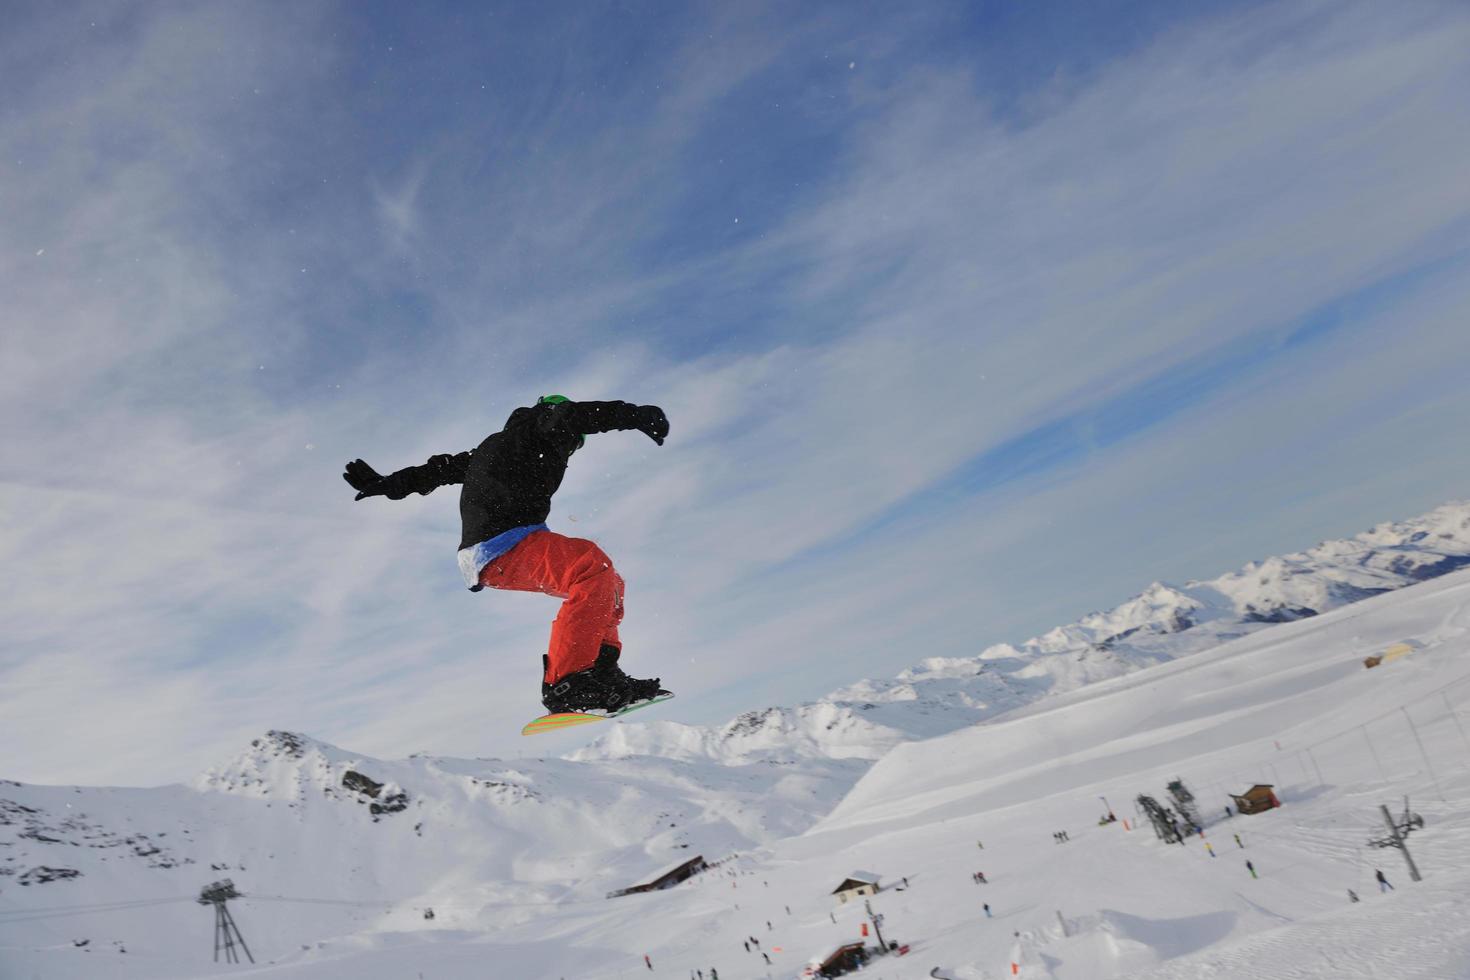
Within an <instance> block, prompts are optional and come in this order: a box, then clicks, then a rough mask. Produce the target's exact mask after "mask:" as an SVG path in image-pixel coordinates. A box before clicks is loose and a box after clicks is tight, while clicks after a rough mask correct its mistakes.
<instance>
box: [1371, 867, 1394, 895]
mask: <svg viewBox="0 0 1470 980" xmlns="http://www.w3.org/2000/svg"><path fill="white" fill-rule="evenodd" d="M1373 877H1374V878H1376V879H1377V880H1378V892H1379V894H1382V893H1383V892H1391V891H1393V886H1392V885H1390V884H1389V883H1388V879H1387V878H1385V877H1384V876H1383V872H1382V871H1380V870H1378V869H1377V868H1374V869H1373Z"/></svg>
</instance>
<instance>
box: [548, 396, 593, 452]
mask: <svg viewBox="0 0 1470 980" xmlns="http://www.w3.org/2000/svg"><path fill="white" fill-rule="evenodd" d="M569 401H571V399H570V398H568V397H567V396H566V395H542V396H541V397H540V398H538V399H536V404H537V405H561V404H564V403H565V402H569ZM586 444H587V437H586V436H584V435H580V434H579V435H578V436H577V447H576V449H573V450H572V452H576V451H577V449H581V448H582V447H583V446H585V445H586Z"/></svg>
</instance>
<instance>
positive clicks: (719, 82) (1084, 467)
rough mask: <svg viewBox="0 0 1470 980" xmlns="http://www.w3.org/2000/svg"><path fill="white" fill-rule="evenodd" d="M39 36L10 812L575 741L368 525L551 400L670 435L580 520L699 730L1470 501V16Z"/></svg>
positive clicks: (9, 137)
mask: <svg viewBox="0 0 1470 980" xmlns="http://www.w3.org/2000/svg"><path fill="white" fill-rule="evenodd" d="M899 7H903V8H904V9H902V10H900V9H899ZM9 14H10V17H9V22H8V23H9V27H8V29H7V31H6V32H4V35H3V37H0V85H3V87H4V91H6V93H7V97H6V99H5V100H4V101H3V103H0V168H3V169H0V296H4V297H5V303H4V306H5V309H4V312H3V313H0V319H3V322H4V327H3V333H4V343H5V351H4V353H5V356H4V357H3V358H0V377H3V380H4V384H3V386H0V408H3V411H4V415H5V418H6V419H7V423H8V424H7V426H6V427H5V436H4V440H5V445H4V452H3V453H0V549H3V556H4V558H5V565H6V567H7V568H8V569H10V571H11V588H8V589H6V590H4V591H5V594H4V596H3V597H0V621H3V622H4V623H5V624H6V629H5V634H6V639H5V641H4V644H3V646H0V744H5V745H10V746H12V747H13V746H18V745H24V746H25V750H24V751H23V752H15V751H12V752H10V753H5V754H3V755H0V776H6V777H9V778H17V779H22V780H29V781H37V782H69V781H75V782H91V783H108V782H110V783H122V784H142V783H152V782H162V781H169V780H179V779H186V778H188V777H189V776H191V775H192V774H193V773H194V772H196V771H198V770H199V769H201V768H203V767H204V766H206V765H209V764H212V763H214V762H216V761H218V760H219V759H220V758H222V757H225V756H228V755H231V754H233V753H234V752H235V751H236V749H237V748H238V747H239V746H241V745H243V744H245V743H246V742H247V741H248V739H249V738H251V737H253V736H254V735H257V734H259V732H261V731H263V730H265V729H267V728H291V729H295V730H301V731H306V732H308V733H310V734H312V735H315V736H317V737H320V738H324V739H327V740H329V741H335V742H337V743H339V744H342V745H345V746H349V747H351V748H355V749H358V750H361V751H364V752H370V753H373V754H378V755H401V754H405V753H407V752H410V751H418V750H424V751H433V752H439V753H445V754H460V755H502V756H511V755H515V754H519V753H525V752H528V751H530V752H536V753H541V752H559V751H564V750H565V749H567V748H569V747H571V745H573V744H575V743H574V742H573V741H571V739H572V736H566V737H547V738H546V739H543V740H541V741H539V742H537V743H536V744H535V745H530V744H529V743H527V742H525V741H523V740H521V739H520V737H519V736H518V735H517V734H516V732H517V730H518V728H519V726H520V724H521V723H522V722H523V721H524V720H526V718H528V717H529V716H530V715H532V714H534V713H536V711H537V710H538V708H539V706H538V704H537V701H536V694H537V688H536V683H537V671H538V669H539V656H540V653H541V652H542V649H543V647H544V637H545V632H546V628H547V625H548V624H549V621H550V619H551V618H552V616H553V615H554V613H555V605H554V603H552V602H550V601H549V600H545V599H543V598H540V597H534V596H513V595H496V594H490V593H481V594H479V595H471V594H470V593H467V592H465V591H464V590H463V589H462V587H460V585H459V583H458V578H457V571H456V568H455V564H454V553H453V552H454V546H455V544H456V543H457V538H458V527H457V513H456V508H455V501H454V497H453V494H452V493H449V492H446V491H440V492H439V493H437V494H435V495H433V496H432V497H430V498H427V499H419V498H414V499H412V500H408V501H403V502H400V503H391V502H386V501H381V500H377V501H365V502H362V503H354V502H353V501H352V500H351V493H350V491H348V489H347V488H346V486H345V484H343V483H342V482H341V480H340V477H339V475H338V474H339V473H340V471H341V466H342V464H343V462H345V461H346V460H348V459H351V458H354V457H357V456H362V457H365V458H366V459H368V460H369V461H370V462H372V463H373V464H375V465H377V466H378V467H379V468H380V469H385V470H386V469H391V468H396V467H399V466H403V465H409V464H412V463H416V462H420V461H422V460H423V459H424V458H425V457H427V456H428V455H430V454H432V453H436V452H447V451H456V450H460V449H464V448H468V447H470V446H473V445H474V444H476V443H477V442H478V441H479V440H480V439H481V438H483V436H484V435H485V434H486V433H487V432H489V431H491V430H493V429H494V428H496V427H498V425H499V423H500V422H501V421H503V419H504V417H505V415H506V414H507V413H508V412H509V410H510V409H511V408H513V407H515V406H516V405H519V404H524V403H527V402H529V401H530V400H532V399H534V397H535V396H536V395H538V394H541V393H544V392H550V391H557V392H565V393H567V394H569V395H572V396H574V397H576V396H580V397H590V398H624V399H628V400H631V401H636V402H645V403H646V402H652V403H657V404H660V405H662V406H664V408H665V409H666V410H667V411H668V413H669V416H670V419H671V422H672V433H671V437H670V439H669V441H668V443H667V445H665V446H664V447H662V448H659V447H655V446H653V445H652V444H651V443H649V442H648V441H647V440H646V439H644V438H643V437H641V436H638V435H636V434H609V435H606V436H602V437H599V438H597V439H594V440H591V441H590V442H589V445H588V447H587V448H586V449H585V450H584V451H583V452H582V453H580V454H579V455H578V457H577V459H576V460H575V461H574V462H575V465H574V466H573V468H572V471H571V473H570V474H569V477H568V480H567V482H566V484H565V486H564V488H563V491H562V492H561V494H560V495H559V496H558V498H557V502H556V508H555V510H554V511H553V517H552V521H553V524H554V525H555V526H556V527H557V528H558V529H559V530H562V531H564V532H566V533H571V534H578V535H583V536H588V537H593V538H595V539H597V540H598V541H599V542H600V543H602V544H603V545H604V547H605V548H606V549H607V550H608V551H609V552H610V553H611V554H612V556H613V557H614V559H615V560H616V561H617V563H618V564H619V566H620V568H621V569H622V570H623V572H624V574H625V576H626V577H627V579H628V582H629V592H628V619H627V621H626V624H625V633H624V635H625V642H626V643H627V655H628V659H629V664H630V666H631V667H633V668H635V671H643V672H646V673H656V674H659V675H661V676H663V677H664V678H665V680H666V681H667V682H668V683H669V684H670V686H672V687H673V688H674V689H675V690H677V691H678V692H679V694H680V697H679V699H678V700H677V701H675V702H673V703H671V704H670V705H668V706H667V707H666V708H664V709H661V710H662V711H663V712H664V716H665V717H668V718H672V719H676V720H681V721H687V722H695V723H718V722H723V721H724V720H726V719H727V718H729V717H730V716H731V715H733V714H734V713H736V712H738V711H741V710H746V709H750V708H757V707H762V706H765V705H767V704H772V703H794V702H796V701H798V700H801V699H804V698H812V697H817V696H820V695H822V694H824V693H826V692H827V691H829V690H832V689H834V688H836V687H839V686H842V685H844V684H846V683H848V682H850V681H852V680H855V679H857V678H859V677H863V676H888V675H891V674H893V673H896V672H897V671H899V670H901V669H903V668H904V667H906V666H908V665H910V664H911V663H913V662H915V661H917V660H919V659H921V658H923V657H926V656H933V655H944V656H959V655H966V654H973V653H977V652H979V650H980V649H982V648H983V647H984V646H986V645H988V644H990V643H993V642H999V641H1005V640H1010V641H1019V640H1023V639H1025V638H1026V637H1028V636H1030V635H1032V634H1034V633H1036V632H1038V631H1041V630H1044V629H1046V628H1049V627H1050V626H1052V625H1056V624H1058V623H1061V622H1066V621H1070V620H1072V619H1074V618H1076V617H1077V616H1079V615H1081V614H1084V613H1086V612H1087V611H1089V610H1092V609H1096V608H1102V607H1107V606H1111V605H1113V604H1116V603H1117V602H1120V601H1122V600H1123V599H1126V598H1127V597H1129V596H1130V595H1132V594H1134V593H1136V592H1137V591H1139V590H1140V589H1142V588H1143V587H1144V586H1145V585H1147V584H1148V583H1149V582H1150V581H1152V580H1154V579H1169V580H1176V581H1177V580H1184V579H1188V578H1190V577H1211V576H1213V575H1216V574H1218V573H1220V572H1223V571H1226V570H1229V569H1232V568H1234V567H1236V566H1238V565H1240V564H1241V563H1243V562H1245V561H1247V560H1250V559H1253V558H1259V557H1262V556H1264V555H1266V554H1270V553H1276V552H1283V551H1288V550H1293V549H1296V548H1300V547H1305V546H1308V545H1311V544H1313V543H1315V542H1316V541H1317V540H1320V539H1322V538H1324V537H1335V536H1343V535H1348V534H1351V533H1354V532H1356V531H1358V530H1362V529H1364V528H1365V527H1367V526H1368V525H1370V524H1372V523H1375V522H1377V521H1379V520H1384V519H1389V518H1395V517H1404V516H1409V515H1411V514H1414V513H1417V512H1420V511H1422V510H1425V509H1428V508H1429V507H1431V506H1433V505H1435V504H1437V503H1440V502H1442V501H1444V500H1446V499H1451V498H1459V497H1464V496H1466V495H1467V492H1470V491H1467V489H1466V488H1467V486H1470V482H1467V481H1470V459H1467V457H1466V455H1465V454H1464V452H1463V437H1462V433H1463V432H1464V431H1466V424H1467V422H1470V394H1467V392H1466V390H1465V387H1464V384H1463V377H1462V375H1463V365H1464V364H1465V363H1466V357H1467V355H1470V330H1467V328H1466V323H1467V314H1470V277H1467V275H1466V273H1467V267H1470V253H1467V246H1466V244H1465V243H1466V242H1467V241H1470V235H1467V231H1470V183H1467V182H1466V181H1465V179H1464V166H1463V161H1464V160H1465V159H1467V158H1470V156H1467V154H1470V104H1467V102H1466V100H1465V99H1464V97H1463V93H1464V92H1465V91H1470V55H1467V54H1466V52H1467V51H1470V43H1467V42H1470V15H1467V12H1466V10H1465V9H1464V7H1463V6H1462V5H1459V4H1454V3H1418V2H1411V3H1402V4H1393V5H1387V4H1375V3H1357V4H1353V3H1347V4H1337V3H1332V4H1329V3H1316V2H1305V3H1252V4H1224V3H1170V4H1138V3H1086V4H1019V3H986V4H910V5H894V4H803V5H766V4H754V3H752V4H733V5H732V4H703V5H700V4H639V3H625V4H593V3H588V4H580V5H574V6H569V7H563V8H556V9H552V10H550V11H549V12H548V10H546V9H542V7H541V6H540V5H530V4H511V5H505V6H503V7H493V6H490V5H468V4H439V5H435V4H428V5H414V6H413V8H412V9H411V10H410V9H409V8H408V7H406V6H404V5H399V4H272V5H265V4H254V5H236V4H223V3H221V4H211V3H184V4H170V5H166V6H165V5H157V4H128V3H99V4H95V5H87V4H76V5H68V6H65V7H56V6H55V5H48V4H29V5H20V6H19V7H14V8H12V10H11V11H10V12H9ZM37 732H44V733H46V735H45V737H44V739H40V740H38V739H37V736H36V733H37ZM577 737H580V736H577ZM558 739H560V740H558Z"/></svg>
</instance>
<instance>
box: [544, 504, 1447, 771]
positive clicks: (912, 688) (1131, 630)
mask: <svg viewBox="0 0 1470 980" xmlns="http://www.w3.org/2000/svg"><path fill="white" fill-rule="evenodd" d="M1466 566H1470V501H1457V502H1453V503H1448V504H1445V505H1443V506H1441V507H1438V508H1436V509H1434V510H1432V511H1430V512H1429V513H1427V514H1423V515H1421V516H1419V517H1414V518H1411V519H1409V520H1405V521H1394V522H1389V523H1385V524H1380V525H1378V526H1377V527H1374V528H1372V529H1371V530H1369V531H1365V532H1363V533H1362V534H1359V535H1357V536H1356V537H1352V538H1347V539H1344V540H1337V541H1325V542H1323V543H1321V544H1319V545H1317V546H1316V547H1314V548H1310V549H1308V550H1306V551H1302V552H1297V553H1294V554H1289V555H1282V556H1279V557H1274V558H1267V559H1264V560H1263V561H1258V562H1252V563H1251V564H1249V565H1246V566H1245V567H1244V568H1242V569H1240V570H1239V571H1237V572H1231V573H1228V574H1225V575H1221V576H1220V577H1218V578H1214V579H1210V580H1208V581H1201V582H1189V583H1187V584H1185V585H1182V586H1173V585H1168V584H1165V583H1163V582H1155V583H1153V584H1152V585H1150V586H1149V587H1148V588H1146V589H1144V590H1143V592H1141V593H1139V594H1138V595H1136V596H1134V597H1133V598H1131V599H1129V600H1127V601H1126V602H1123V603H1121V604H1120V605H1118V606H1116V607H1114V608H1113V609H1110V610H1107V611H1106V612H1093V613H1089V614H1087V615H1086V616H1083V617H1082V618H1081V619H1079V620H1078V621H1077V622H1075V623H1071V624H1068V625H1066V626H1058V627H1056V628H1054V629H1051V630H1048V631H1047V632H1046V633H1043V634H1042V635H1040V636H1037V637H1033V638H1031V639H1029V640H1026V641H1025V642H1024V643H1020V644H1014V645H1013V644H1010V643H998V644H995V645H994V646H991V647H988V648H986V649H985V650H982V651H980V652H979V653H978V654H977V655H975V656H973V657H930V658H928V659H926V660H923V661H921V662H920V663H918V664H916V665H914V666H912V667H910V668H908V669H907V670H905V671H903V672H902V673H900V674H899V675H898V676H897V677H895V678H892V679H889V680H862V681H857V682H856V683H852V684H849V685H847V686H845V687H843V688H841V689H839V690H836V691H833V692H832V693H831V694H829V695H827V696H826V697H824V698H821V699H819V700H818V701H816V702H813V703H810V704H803V705H798V706H795V707H783V708H766V709H763V710H760V711H752V712H748V713H746V714H743V715H741V716H739V717H738V718H735V719H734V720H733V721H731V722H729V723H728V724H726V725H723V726H719V727H698V726H690V725H681V724H678V723H674V722H657V721H655V722H647V723H640V724H624V725H619V726H618V727H616V728H614V729H613V730H612V731H610V732H609V733H608V734H607V735H605V736H603V737H602V738H601V739H599V740H598V741H596V742H594V743H592V744H591V745H589V746H587V747H586V748H584V749H582V750H580V751H579V752H577V753H575V754H574V756H573V757H574V758H577V759H580V760H591V759H614V758H628V757H632V756H648V755H657V756H663V757H665V758H671V759H690V758H696V757H698V758H707V759H714V760H717V761H726V762H742V763H745V762H750V761H753V760H757V759H772V758H774V759H799V758H812V757H814V756H827V757H829V758H869V759H871V758H878V757H879V756H881V755H883V754H885V753H886V752H887V751H888V750H889V749H890V748H892V747H893V746H894V745H896V744H898V743H900V742H903V741H906V740H909V739H913V738H932V737H934V736H937V735H941V734H944V733H947V732H951V731H955V730H957V729H960V728H963V727H966V726H968V725H972V724H975V723H976V722H979V721H983V720H985V719H988V718H993V717H995V716H997V715H1000V714H1003V713H1005V712H1007V711H1011V710H1013V709H1015V708H1018V707H1020V706H1022V705H1025V704H1029V703H1031V702H1033V701H1036V700H1038V699H1040V698H1043V697H1046V696H1048V695H1054V694H1060V693H1064V692H1067V691H1074V690H1076V689H1078V688H1080V687H1083V686H1085V685H1088V684H1092V683H1095V682H1097V681H1101V680H1106V679H1108V678H1112V677H1118V676H1121V675H1123V674H1127V673H1131V672H1133V671H1135V670H1140V669H1142V668H1144V667H1149V666H1152V665H1154V664H1159V663H1164V662H1167V661H1170V660H1174V659H1177V658H1179V657H1183V656H1188V655H1190V654H1194V653H1198V652H1200V651H1201V650H1207V649H1210V648H1212V647H1216V646H1219V645H1220V644H1221V643H1224V642H1227V641H1229V640H1232V639H1236V638H1238V637H1242V636H1246V635H1248V634H1250V633H1253V632H1256V631H1258V630H1260V629H1262V628H1264V627H1266V626H1269V625H1271V624H1274V623H1285V622H1291V621H1293V620H1298V619H1305V618H1308V617H1311V616H1316V615H1319V614H1321V613H1324V612H1327V611H1329V610H1332V609H1337V608H1340V607H1342V606H1345V605H1348V604H1349V603H1353V602H1357V601H1358V600H1360V599H1365V598H1367V597H1369V596H1373V595H1379V594H1382V593H1385V592H1392V591H1394V590H1396V589H1401V588H1403V587H1404V586H1407V585H1412V584H1414V583H1416V582H1423V581H1426V580H1428V579H1432V578H1435V577H1437V576H1440V575H1444V574H1446V573H1448V572H1452V571H1455V570H1456V569H1460V568H1464V567H1466Z"/></svg>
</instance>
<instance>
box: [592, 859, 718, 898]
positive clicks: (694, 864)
mask: <svg viewBox="0 0 1470 980" xmlns="http://www.w3.org/2000/svg"><path fill="white" fill-rule="evenodd" d="M708 867H709V865H708V864H706V863H705V860H704V858H703V856H701V855H695V856H694V857H692V858H690V859H689V860H688V861H685V862H684V863H683V864H681V865H679V866H678V867H677V868H673V869H671V870H669V871H665V872H664V873H663V874H661V875H659V876H658V877H657V878H655V879H653V880H652V881H649V882H645V883H644V884H641V885H634V886H632V887H631V888H619V889H618V890H617V891H615V892H608V893H607V897H608V898H617V897H619V896H620V895H633V894H636V893H638V892H656V891H662V890H663V889H665V888H673V887H674V886H675V885H677V884H678V883H679V882H681V881H688V880H689V879H690V878H693V877H694V876H695V875H697V874H699V873H700V872H701V871H703V870H705V869H706V868H708Z"/></svg>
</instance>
